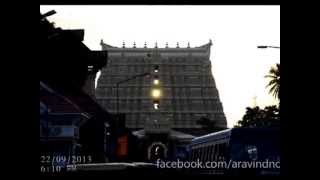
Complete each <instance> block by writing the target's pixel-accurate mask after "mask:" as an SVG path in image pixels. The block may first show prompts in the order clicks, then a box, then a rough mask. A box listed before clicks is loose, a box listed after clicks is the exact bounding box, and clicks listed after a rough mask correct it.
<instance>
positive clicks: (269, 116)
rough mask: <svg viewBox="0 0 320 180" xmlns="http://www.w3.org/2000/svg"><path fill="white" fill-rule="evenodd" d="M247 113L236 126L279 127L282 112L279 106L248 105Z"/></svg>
mask: <svg viewBox="0 0 320 180" xmlns="http://www.w3.org/2000/svg"><path fill="white" fill-rule="evenodd" d="M246 109H247V111H246V114H245V115H244V116H243V117H242V120H240V121H238V124H237V125H236V126H235V127H279V126H280V113H279V109H278V108H277V106H267V107H265V108H264V109H260V107H259V106H256V107H253V108H251V107H247V108H246Z"/></svg>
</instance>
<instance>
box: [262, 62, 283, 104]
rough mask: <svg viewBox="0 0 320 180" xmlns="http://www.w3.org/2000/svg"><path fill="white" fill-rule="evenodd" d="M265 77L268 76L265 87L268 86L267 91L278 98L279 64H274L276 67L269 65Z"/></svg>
mask: <svg viewBox="0 0 320 180" xmlns="http://www.w3.org/2000/svg"><path fill="white" fill-rule="evenodd" d="M265 77H266V78H270V81H269V83H268V84H267V87H270V90H269V93H270V94H272V95H273V96H274V97H275V98H277V99H278V100H280V64H276V67H271V69H270V71H269V74H268V75H266V76H265Z"/></svg>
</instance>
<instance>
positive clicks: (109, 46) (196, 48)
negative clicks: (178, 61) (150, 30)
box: [100, 39, 212, 51]
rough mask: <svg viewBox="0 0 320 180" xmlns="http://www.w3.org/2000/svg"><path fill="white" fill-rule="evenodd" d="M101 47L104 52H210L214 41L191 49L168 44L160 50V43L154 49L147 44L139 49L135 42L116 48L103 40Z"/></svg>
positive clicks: (156, 43)
mask: <svg viewBox="0 0 320 180" xmlns="http://www.w3.org/2000/svg"><path fill="white" fill-rule="evenodd" d="M100 45H101V47H102V50H121V49H125V50H136V51H141V50H142V51H143V50H150V49H151V50H153V49H158V50H160V51H166V50H169V51H170V50H182V51H183V50H208V49H210V47H211V46H212V40H211V39H210V40H209V42H208V43H206V44H204V45H201V46H198V47H190V43H188V46H187V47H180V45H179V43H177V46H175V47H169V46H168V43H166V46H165V47H163V48H159V47H158V42H155V45H154V47H147V45H146V43H145V44H144V46H143V47H137V46H136V43H135V42H134V43H133V44H132V45H131V46H126V45H125V42H123V45H122V47H116V46H112V45H109V44H106V43H105V42H103V40H101V42H100Z"/></svg>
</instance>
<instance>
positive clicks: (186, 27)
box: [40, 5, 280, 127]
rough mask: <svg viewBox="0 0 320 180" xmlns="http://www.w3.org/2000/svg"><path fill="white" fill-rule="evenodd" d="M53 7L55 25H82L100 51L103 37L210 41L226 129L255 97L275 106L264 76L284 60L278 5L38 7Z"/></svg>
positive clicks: (150, 43)
mask: <svg viewBox="0 0 320 180" xmlns="http://www.w3.org/2000/svg"><path fill="white" fill-rule="evenodd" d="M50 10H55V11H56V12H57V14H55V15H53V16H51V17H49V18H48V19H49V20H50V21H53V22H55V24H56V26H57V27H61V28H63V29H84V30H85V40H84V43H85V44H86V45H87V46H88V47H89V48H90V49H91V50H101V46H100V40H101V39H103V40H104V42H105V43H107V44H110V45H112V46H118V47H121V46H122V42H123V41H125V42H126V46H127V47H128V46H132V45H133V42H134V41H135V42H136V44H137V47H143V45H144V42H145V41H146V42H147V44H148V47H154V44H155V42H156V41H157V42H158V47H164V46H165V43H166V42H168V43H169V46H170V47H175V46H176V43H177V42H179V44H180V47H186V46H187V43H188V41H189V42H190V46H191V47H195V46H201V45H203V44H206V43H208V42H209V39H212V42H213V45H212V47H211V57H210V59H211V62H212V72H213V75H214V78H215V81H216V85H217V88H218V90H219V94H220V100H221V101H222V105H223V109H224V113H225V114H226V117H227V122H228V127H233V126H234V125H235V124H236V122H237V121H238V120H240V119H241V118H242V116H243V115H244V113H245V110H246V109H245V108H246V107H247V106H253V104H254V97H255V96H256V104H257V105H258V106H260V107H264V106H267V105H273V104H277V102H276V101H275V99H274V98H273V97H272V96H271V95H269V94H268V92H269V89H266V88H265V86H266V84H267V82H268V79H266V78H264V76H265V75H266V74H267V73H268V71H269V69H270V67H271V66H272V65H274V64H276V63H280V49H257V46H258V45H272V46H280V6H208V5H206V6H147V5H146V6H111V5H110V6H106V5H104V6H102V5H99V6H66V5H64V6H40V12H41V13H45V12H47V11H50Z"/></svg>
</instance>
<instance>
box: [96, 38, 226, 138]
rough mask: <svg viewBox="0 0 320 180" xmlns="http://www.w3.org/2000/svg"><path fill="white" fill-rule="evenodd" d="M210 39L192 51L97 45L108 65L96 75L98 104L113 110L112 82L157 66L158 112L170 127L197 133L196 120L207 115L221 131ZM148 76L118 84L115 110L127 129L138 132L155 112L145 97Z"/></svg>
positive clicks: (221, 114)
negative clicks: (105, 54) (117, 104)
mask: <svg viewBox="0 0 320 180" xmlns="http://www.w3.org/2000/svg"><path fill="white" fill-rule="evenodd" d="M211 45H212V43H211V41H210V42H209V43H207V44H205V45H203V46H200V47H194V48H191V47H190V46H189V45H188V47H179V44H177V47H174V48H171V47H168V45H167V46H166V47H165V48H158V47H157V45H156V46H155V47H153V48H148V47H147V46H146V45H145V46H144V47H142V48H138V47H136V46H135V44H134V46H133V47H125V45H123V47H114V46H111V45H108V44H105V43H104V42H103V41H101V46H102V50H105V51H108V54H109V56H108V58H109V59H108V64H107V66H106V67H104V68H103V69H102V71H101V76H100V78H99V80H98V86H97V89H96V98H97V101H98V102H99V103H100V104H101V105H102V106H103V107H104V108H105V109H107V110H108V111H109V112H111V113H115V110H116V89H115V84H116V83H117V82H119V81H121V80H124V79H126V78H129V77H130V76H133V75H136V74H141V73H145V72H151V71H152V68H153V66H154V65H159V69H160V71H159V78H160V82H161V87H162V97H161V100H160V101H161V102H160V107H161V110H160V114H161V117H162V118H163V119H168V120H169V121H170V123H171V128H173V129H176V130H178V131H183V132H189V133H192V131H194V130H197V129H200V128H201V125H198V124H197V121H198V120H199V119H200V118H201V117H206V118H208V119H210V120H211V121H214V122H215V124H216V127H217V128H222V129H223V128H226V127H227V123H226V118H225V115H224V112H223V107H222V104H221V102H220V99H219V93H218V90H217V88H216V85H215V80H214V78H213V75H212V72H211V62H210V48H211ZM151 80H152V79H150V77H149V78H148V77H144V78H139V79H136V80H133V81H129V82H127V83H126V84H121V86H120V88H119V104H120V105H119V107H120V108H119V112H120V113H125V114H126V126H127V127H128V128H130V129H134V130H139V129H143V128H144V127H145V124H146V123H148V122H146V121H147V120H151V119H152V118H151V117H152V116H153V114H154V112H153V105H152V98H151V96H150V91H151V89H150V88H151V86H152V83H151Z"/></svg>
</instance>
